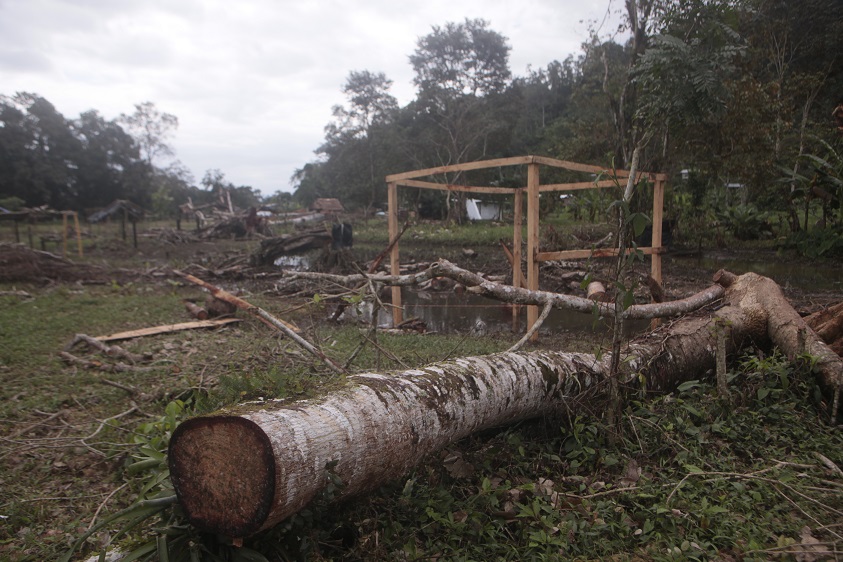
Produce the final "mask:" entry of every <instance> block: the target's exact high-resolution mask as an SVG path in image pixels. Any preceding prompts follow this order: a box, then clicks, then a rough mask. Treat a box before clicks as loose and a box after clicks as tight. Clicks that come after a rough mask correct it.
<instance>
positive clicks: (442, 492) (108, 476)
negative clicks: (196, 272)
mask: <svg viewBox="0 0 843 562" xmlns="http://www.w3.org/2000/svg"><path fill="white" fill-rule="evenodd" d="M562 223H564V220H563V219H559V221H557V223H556V224H557V225H560V224H562ZM559 228H560V229H562V228H564V225H563V226H559ZM414 233H415V234H417V236H416V237H415V238H414V237H413V234H414ZM407 235H408V240H407V244H406V245H405V248H412V247H413V246H415V247H416V248H424V247H427V248H430V247H438V246H443V247H444V246H448V247H455V248H460V247H464V246H475V245H476V246H477V248H478V249H485V250H487V253H489V254H491V253H492V251H493V250H492V249H491V248H492V247H494V246H496V244H497V240H498V239H499V238H505V239H509V238H510V237H511V227H509V228H508V229H507V228H506V227H497V226H493V225H492V226H490V225H485V224H473V225H472V224H469V225H464V226H461V227H451V228H450V229H449V230H447V231H446V230H444V229H439V228H438V227H436V226H433V225H431V226H428V225H420V226H417V227H414V229H413V230H410V231H409V232H408V233H407ZM378 237H380V238H378ZM355 240H356V242H357V241H359V243H360V244H361V245H365V246H367V247H368V246H371V247H372V248H375V247H377V246H378V244H379V242H378V240H380V241H381V242H384V243H385V233H384V228H383V224H382V222H377V221H371V222H370V223H369V225H368V226H364V225H361V226H357V225H355ZM97 244H98V245H99V249H98V248H96V247H92V248H91V250H92V251H91V252H87V253H86V258H85V260H86V261H88V260H90V261H91V262H94V263H98V262H104V261H107V262H108V263H119V264H120V265H121V266H131V265H134V266H135V267H137V268H139V269H144V268H147V267H149V264H150V263H151V264H155V265H158V266H159V267H161V266H166V265H176V266H179V267H180V266H182V265H185V264H189V263H195V262H197V261H202V263H206V262H207V263H209V264H212V263H213V260H214V259H215V256H216V257H218V256H219V254H220V253H234V252H237V253H239V254H244V253H248V247H247V246H248V245H244V244H242V243H236V242H232V241H221V242H219V243H215V244H208V245H199V246H189V247H184V248H175V249H174V250H173V253H172V254H170V255H167V256H165V257H163V258H162V256H161V255H160V254H161V252H160V251H159V252H158V253H157V254H156V253H155V251H154V250H155V248H154V247H152V246H150V245H149V244H151V242H149V241H148V240H146V239H145V243H144V244H142V245H141V248H140V249H139V250H138V251H137V252H135V251H126V250H127V249H126V248H125V246H122V245H120V244H118V246H119V247H115V248H114V250H113V251H111V252H110V253H106V254H103V253H102V252H103V248H104V247H105V246H107V245H105V244H103V243H102V241H100V240H98V241H97ZM251 244H254V243H251ZM381 247H382V245H381ZM167 251H168V252H170V250H169V249H167ZM403 251H404V249H402V252H403ZM410 251H412V250H410ZM495 251H496V250H495ZM408 253H409V252H408ZM498 253H499V252H498ZM402 255H403V253H402ZM71 257H72V256H71ZM203 260H204V261H203ZM220 284H221V285H223V286H224V287H225V288H226V289H229V290H232V291H235V292H238V293H239V294H241V295H242V296H244V298H246V299H247V300H249V301H250V302H252V303H254V304H256V305H258V306H261V307H264V308H265V309H267V310H269V311H270V312H272V313H274V314H276V315H278V316H280V317H282V318H284V319H286V320H293V321H295V322H297V323H298V324H299V325H300V326H301V327H302V328H303V329H304V334H305V336H306V337H307V338H308V339H309V341H311V342H313V343H314V344H315V345H317V346H318V347H319V348H320V349H322V350H323V351H324V352H325V353H326V354H327V355H328V356H330V357H331V358H333V359H334V360H336V361H337V362H340V363H344V362H345V361H346V360H347V359H348V358H349V357H350V356H351V354H352V352H353V351H354V350H355V349H356V347H357V346H358V345H359V344H360V342H361V341H362V338H363V334H364V333H365V332H366V327H363V326H354V325H332V324H326V323H325V322H324V320H323V319H324V317H325V316H326V315H327V311H326V310H325V309H324V308H323V307H321V306H319V305H316V304H313V303H312V302H309V301H308V300H307V299H306V298H305V297H300V298H297V299H290V298H287V297H284V298H279V297H278V296H275V294H274V291H273V290H272V283H271V282H270V283H269V284H265V285H258V284H254V283H251V282H249V281H248V280H225V281H220ZM12 288H13V287H11V286H6V287H0V289H12ZM14 288H15V289H24V290H26V291H28V292H29V293H31V294H32V296H33V297H34V298H32V299H22V298H20V297H0V382H2V386H0V398H2V401H0V516H2V517H3V519H2V522H1V523H2V525H0V559H4V560H6V559H8V560H12V561H24V560H26V561H30V560H31V561H40V560H55V559H58V558H59V556H61V554H62V553H64V552H66V550H67V548H68V547H69V545H70V544H71V543H72V542H73V541H74V540H75V539H76V538H78V537H79V536H81V535H82V534H83V533H84V532H85V530H86V529H87V528H88V527H89V526H91V525H92V524H94V523H96V522H99V521H102V520H104V518H106V517H108V516H109V515H110V514H114V513H117V512H118V511H119V510H120V509H121V508H124V507H127V506H129V505H130V504H131V503H132V502H133V501H135V500H136V499H137V498H138V497H140V496H142V495H145V496H146V497H154V496H156V495H159V494H163V495H166V494H167V493H168V491H167V480H166V478H165V477H166V473H165V472H163V471H162V468H163V467H164V466H165V465H163V464H162V462H163V457H161V456H160V451H161V450H163V448H164V447H165V446H166V440H167V438H168V435H169V433H170V432H171V431H172V429H173V427H174V426H175V424H176V423H177V422H178V420H179V419H181V418H182V417H183V416H185V415H190V414H192V413H194V412H199V413H201V412H209V411H212V410H214V409H216V408H218V407H220V406H223V405H227V404H232V403H235V402H237V401H239V400H244V399H250V398H255V397H258V396H263V397H271V396H285V397H296V398H304V397H309V396H313V395H315V394H318V393H320V392H322V391H324V390H325V389H328V388H331V387H332V386H334V385H336V384H337V382H338V378H337V376H336V375H333V374H332V373H331V372H330V371H329V370H328V369H327V368H326V367H325V366H324V365H322V364H321V363H320V362H318V361H316V360H314V359H313V358H311V357H310V356H309V355H306V354H304V353H303V352H302V351H301V350H300V349H299V348H298V347H296V346H295V345H293V344H292V343H291V342H289V341H288V340H286V339H280V338H278V337H276V336H275V335H274V334H272V333H271V332H270V331H269V330H268V329H267V328H266V327H265V326H264V325H263V324H261V323H259V322H257V321H255V320H251V319H247V320H246V321H244V322H243V323H241V324H239V325H237V326H236V327H235V328H228V329H224V330H222V331H193V332H182V333H178V334H166V335H161V336H154V337H149V338H141V339H138V340H134V341H129V342H122V343H121V342H117V343H118V344H119V345H122V346H123V347H125V348H126V349H127V350H129V351H131V352H134V353H138V354H140V353H149V354H151V356H152V360H151V362H149V363H146V364H144V365H141V366H142V367H145V368H148V370H142V371H141V370H138V371H129V372H120V373H118V372H108V371H104V370H101V369H83V368H80V367H76V366H71V365H67V364H65V363H64V362H62V361H61V360H60V359H59V357H58V352H59V351H61V350H62V349H63V348H64V346H65V345H66V344H67V343H68V342H69V341H70V339H71V338H72V337H73V335H74V334H75V333H79V332H83V333H87V334H89V335H100V334H104V333H110V332H114V331H118V330H125V329H131V328H138V327H143V326H151V325H157V324H164V323H172V322H177V321H184V320H186V317H185V315H184V311H183V305H182V303H181V300H182V299H183V298H190V297H193V298H197V297H201V296H202V293H201V291H199V290H198V289H197V288H195V287H192V286H185V285H183V284H182V283H180V282H173V281H167V280H154V279H151V278H141V277H138V278H137V280H136V281H133V282H131V283H126V284H123V285H119V284H115V283H112V284H107V285H77V284H73V285H48V286H35V285H26V284H23V285H18V286H16V287H14ZM518 337H519V336H518V335H512V336H511V337H507V336H502V335H496V336H494V337H475V336H473V335H471V334H468V335H462V334H452V335H447V334H435V335H425V336H396V335H391V334H379V335H378V339H377V343H378V346H379V348H380V349H379V348H378V347H375V346H374V345H372V344H367V345H366V346H365V348H364V350H363V351H362V352H361V353H360V354H359V355H358V357H357V358H356V359H355V361H354V363H353V364H352V366H351V368H352V369H353V370H355V371H365V370H384V369H400V368H403V367H402V365H406V366H408V367H415V366H419V365H423V364H425V363H430V362H434V361H440V360H442V359H445V358H448V357H457V356H462V355H479V354H486V353H491V352H495V351H500V350H503V349H506V348H508V347H509V346H510V345H511V344H512V343H514V341H515V340H517V339H518ZM542 345H544V346H547V347H556V348H558V347H559V346H560V345H564V348H565V349H570V350H580V351H588V352H593V351H594V347H595V345H594V344H593V342H589V341H580V342H574V343H572V342H571V341H570V340H566V341H565V343H564V344H559V342H558V340H553V339H550V338H547V339H544V338H543V341H542ZM73 353H75V354H76V355H77V356H79V357H82V358H85V359H88V360H90V361H98V362H101V363H102V364H103V366H104V367H108V366H109V365H113V364H115V363H116V361H115V360H114V359H111V358H107V357H103V356H102V355H99V354H96V353H93V352H92V351H90V350H86V349H85V348H84V346H79V347H76V348H74V350H73ZM112 383H116V385H115V384H112ZM733 385H734V389H735V391H736V393H737V394H739V396H740V397H739V399H738V401H737V402H736V403H735V404H733V405H732V406H730V407H725V406H724V405H723V404H722V403H721V402H720V401H719V400H717V399H716V398H714V397H713V396H714V394H713V390H712V389H711V388H710V387H708V386H707V385H706V384H704V383H700V384H698V385H689V386H687V387H685V388H684V389H683V391H682V392H680V393H677V394H675V395H671V396H667V397H661V398H657V399H656V400H653V401H649V400H648V401H641V402H640V403H636V404H631V405H629V407H628V410H627V412H626V414H627V416H626V419H627V426H626V427H625V431H624V435H623V439H621V440H620V442H619V443H618V444H616V445H609V444H608V443H607V442H606V441H605V440H604V431H603V428H602V427H601V426H600V415H599V413H598V414H597V415H595V416H590V417H588V418H575V419H568V418H567V417H564V416H563V417H561V418H560V419H546V420H538V421H535V422H530V423H522V424H519V425H517V426H515V427H510V428H506V429H501V430H496V431H488V432H485V433H483V434H480V435H476V436H473V437H471V438H469V439H466V440H464V441H463V442H461V443H457V444H454V445H453V446H452V447H450V448H449V449H448V450H447V451H446V452H445V453H443V454H444V455H446V456H451V457H452V456H454V455H456V456H458V457H460V458H462V459H463V460H464V461H465V464H466V465H468V466H463V467H462V468H463V469H464V470H459V471H455V470H454V466H453V465H452V464H446V463H444V462H443V456H433V458H430V459H429V460H428V462H427V463H426V464H424V465H422V466H420V467H418V468H417V469H416V470H414V471H413V472H412V473H410V474H408V475H407V477H406V478H404V479H402V480H400V481H398V482H395V483H392V484H390V485H388V486H385V487H384V488H382V489H381V490H379V491H378V492H377V493H375V494H372V495H371V496H368V497H365V498H358V499H357V500H354V501H349V502H345V503H343V504H341V505H340V506H335V505H333V504H329V503H328V501H327V500H328V499H330V491H329V492H328V493H327V494H326V496H325V497H323V498H321V500H320V501H317V502H316V503H315V504H313V505H312V506H310V507H308V508H307V509H306V510H304V511H303V512H302V513H300V514H299V515H298V516H296V517H294V518H291V519H290V520H288V521H287V522H285V523H284V524H282V525H280V526H279V527H277V528H276V529H273V530H271V531H268V532H266V533H263V534H261V535H258V536H256V537H254V538H253V539H250V541H249V542H248V543H247V547H249V548H252V549H253V551H254V552H260V553H263V555H265V556H266V557H267V558H268V559H269V560H296V559H311V560H329V559H331V560H370V559H383V560H433V559H439V560H444V559H449V560H477V559H501V560H507V559H509V560H525V559H536V560H540V559H550V560H563V559H616V560H625V559H635V558H636V557H637V559H646V560H674V559H713V558H718V557H720V558H728V557H730V556H731V557H734V558H740V557H741V556H742V557H744V558H745V559H758V560H762V559H769V558H770V557H771V556H773V554H777V552H774V549H777V548H778V549H781V550H787V549H791V550H793V549H795V548H801V547H800V546H798V545H799V543H801V542H802V541H803V536H802V534H801V532H802V528H803V527H805V526H808V527H810V529H811V532H812V534H813V536H814V537H817V538H818V540H821V541H837V542H836V545H837V549H838V550H841V549H840V541H839V540H838V538H835V535H832V534H831V533H833V532H836V533H840V532H841V531H840V529H839V528H836V527H833V526H831V527H828V528H825V529H822V528H820V527H822V526H823V525H834V524H835V523H834V522H835V521H839V517H838V516H837V514H836V513H835V512H834V511H830V510H829V509H827V508H830V509H832V510H837V511H843V506H841V497H840V491H839V488H836V487H835V484H829V482H832V483H840V480H841V479H840V478H837V477H834V476H833V475H832V474H830V473H829V472H828V471H827V470H826V469H824V468H823V467H822V466H821V464H820V463H819V462H818V460H817V457H816V456H814V453H817V452H819V453H822V454H823V455H825V456H826V457H828V458H830V459H831V460H832V461H833V462H835V463H837V465H838V466H841V465H843V458H841V456H840V455H841V453H840V451H843V447H841V445H843V443H841V439H840V433H839V432H836V431H834V430H832V429H831V428H828V427H826V426H823V425H822V424H821V423H820V422H819V421H818V416H817V414H816V412H815V410H814V409H813V406H812V402H811V399H812V392H811V387H810V376H809V373H808V370H807V367H806V366H805V365H803V364H790V363H788V362H787V361H784V360H783V359H782V358H780V357H776V356H772V357H766V356H752V357H748V358H746V359H745V360H744V361H743V363H742V364H740V365H736V366H735V369H734V378H733ZM776 461H782V462H781V463H776ZM139 462H140V463H141V465H138V464H137V463H139ZM144 463H145V464H144ZM636 466H637V468H635V467H636ZM144 467H145V468H144ZM758 471H764V472H760V473H759V472H758ZM630 475H632V476H634V477H635V478H632V477H630ZM765 479H766V480H765ZM630 480H635V482H634V483H635V488H633V489H627V490H623V489H622V486H623V485H625V484H627V483H628V481H630ZM823 480H825V482H823ZM680 484H681V485H680ZM341 485H342V484H341V483H340V482H337V483H335V486H341ZM147 488H148V489H147ZM800 494H804V495H806V496H808V498H811V499H806V497H803V496H802V495H800ZM817 501H819V502H822V504H823V506H825V507H823V506H821V505H819V504H818V503H817ZM161 515H162V516H163V517H164V519H162V520H160V521H157V520H156V521H152V520H150V521H148V523H147V524H148V525H159V526H160V525H166V524H171V523H177V522H178V521H179V520H178V518H177V510H176V511H174V510H171V509H167V510H165V511H163V512H162V513H161ZM174 517H175V518H174ZM121 525H125V523H121V522H114V523H111V524H108V525H106V526H105V527H104V528H103V529H101V530H98V531H96V532H95V533H94V534H93V535H92V536H91V537H90V539H88V541H87V542H86V547H85V549H87V550H91V549H95V548H96V547H98V546H99V545H102V544H104V543H105V542H106V541H107V540H108V539H109V537H113V536H114V533H115V532H116V531H117V530H118V529H120V527H121ZM144 528H146V527H144ZM172 532H173V533H174V534H173V535H171V540H172V541H175V540H176V538H177V537H186V538H189V539H190V540H193V541H195V542H194V544H199V543H198V542H196V541H202V544H206V545H208V547H207V548H208V549H209V552H216V553H219V555H220V556H223V553H228V554H231V551H230V550H227V549H226V548H225V546H224V545H221V544H219V543H217V542H216V541H215V540H210V538H209V537H203V536H201V535H198V534H196V533H195V532H193V531H189V530H188V531H184V532H182V531H178V530H173V531H172ZM179 533H182V534H179ZM130 537H131V538H132V541H134V542H128V543H124V545H131V544H135V545H136V544H139V543H138V542H137V541H138V540H139V539H141V538H144V537H145V538H149V537H152V538H154V537H155V533H153V532H151V531H150V530H149V528H147V532H146V533H140V532H139V531H135V532H134V533H130ZM677 549H678V550H677ZM209 552H206V553H205V554H206V557H207V559H212V558H210V557H209V556H210V554H209ZM236 552H238V553H239V554H238V556H240V557H241V559H245V558H244V557H245V556H246V554H247V551H245V550H239V551H236ZM784 554H785V556H783V558H784V559H787V556H788V555H791V556H792V553H791V554H788V553H784ZM255 556H257V555H255ZM174 559H175V557H174ZM254 559H258V560H259V559H260V558H254Z"/></svg>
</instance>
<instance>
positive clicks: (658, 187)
mask: <svg viewBox="0 0 843 562" xmlns="http://www.w3.org/2000/svg"><path fill="white" fill-rule="evenodd" d="M663 211H664V180H661V179H656V180H655V182H654V183H653V237H652V240H650V246H651V247H652V248H653V253H652V254H651V255H650V277H652V278H653V280H655V281H656V283H658V285H659V286H661V284H662V255H661V249H662V218H663V216H664V214H663ZM660 324H661V321H660V319H659V318H653V319H652V320H651V321H650V329H652V330H655V329H656V328H658V327H659V325H660Z"/></svg>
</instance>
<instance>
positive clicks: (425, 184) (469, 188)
mask: <svg viewBox="0 0 843 562" xmlns="http://www.w3.org/2000/svg"><path fill="white" fill-rule="evenodd" d="M395 183H397V184H398V185H403V186H406V187H421V188H423V189H438V190H439V191H458V192H459V191H462V192H466V193H495V194H503V195H511V194H512V190H513V189H516V188H511V187H491V186H489V187H484V186H480V185H454V184H450V183H436V182H432V181H421V180H403V181H398V182H395Z"/></svg>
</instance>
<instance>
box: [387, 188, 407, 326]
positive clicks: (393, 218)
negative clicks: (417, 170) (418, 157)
mask: <svg viewBox="0 0 843 562" xmlns="http://www.w3.org/2000/svg"><path fill="white" fill-rule="evenodd" d="M387 203H388V206H389V214H388V215H387V222H388V223H389V240H390V241H392V240H395V241H396V242H395V244H393V245H392V250H390V252H389V272H390V274H391V275H401V258H400V254H399V251H398V184H396V183H395V182H392V183H390V184H389V185H388V186H387ZM403 321H404V310H403V309H402V308H401V287H398V286H393V287H392V327H393V328H397V327H398V326H399V325H401V322H403Z"/></svg>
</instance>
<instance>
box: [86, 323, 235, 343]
mask: <svg viewBox="0 0 843 562" xmlns="http://www.w3.org/2000/svg"><path fill="white" fill-rule="evenodd" d="M242 321H243V320H242V319H240V318H218V319H216V320H197V321H195V322H181V323H179V324H164V325H161V326H153V327H151V328H141V329H140V330H132V331H129V332H118V333H116V334H110V335H107V336H97V337H96V339H98V340H99V341H102V342H106V341H117V340H128V339H131V338H140V337H143V336H154V335H157V334H167V333H170V332H181V331H183V330H196V329H200V328H217V327H219V326H225V325H226V324H232V323H234V322H242Z"/></svg>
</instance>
